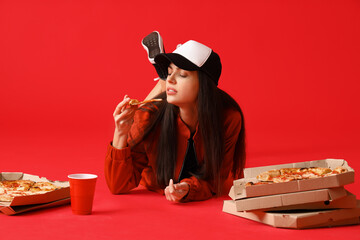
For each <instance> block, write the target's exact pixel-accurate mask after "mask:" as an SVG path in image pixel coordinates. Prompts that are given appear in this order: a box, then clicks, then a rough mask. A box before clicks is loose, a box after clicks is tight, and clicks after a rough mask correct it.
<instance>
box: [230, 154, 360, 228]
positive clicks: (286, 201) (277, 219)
mask: <svg viewBox="0 0 360 240" xmlns="http://www.w3.org/2000/svg"><path fill="white" fill-rule="evenodd" d="M339 166H341V167H342V168H345V169H346V170H347V171H346V172H344V173H339V174H335V175H330V176H325V177H319V178H310V179H302V180H293V181H288V182H279V183H270V184H249V182H252V183H257V182H259V180H258V179H257V178H256V176H258V175H260V174H261V173H264V172H266V171H269V170H273V169H281V168H310V167H320V168H330V169H335V168H336V167H339ZM354 174H355V172H354V170H353V169H352V168H351V167H350V166H349V165H348V163H347V162H346V161H345V160H343V159H325V160H317V161H308V162H299V163H292V164H282V165H272V166H266V167H257V168H246V169H244V178H242V179H238V180H235V181H234V184H233V186H232V188H231V190H230V192H229V196H230V197H231V198H232V200H225V201H224V205H223V211H224V212H226V213H230V214H233V215H236V216H239V217H243V218H247V219H250V220H254V221H257V222H261V223H264V224H268V225H271V226H274V227H279V228H294V229H303V228H316V227H330V226H341V225H350V224H359V223H360V201H358V200H357V199H356V196H355V195H353V194H352V193H350V192H348V191H347V190H346V189H345V188H344V186H345V185H347V184H350V183H353V182H354Z"/></svg>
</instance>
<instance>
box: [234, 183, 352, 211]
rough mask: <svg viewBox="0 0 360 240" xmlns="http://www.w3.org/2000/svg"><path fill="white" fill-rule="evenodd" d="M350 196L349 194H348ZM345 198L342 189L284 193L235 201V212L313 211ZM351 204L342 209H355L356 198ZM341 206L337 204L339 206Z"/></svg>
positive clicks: (346, 202)
mask: <svg viewBox="0 0 360 240" xmlns="http://www.w3.org/2000/svg"><path fill="white" fill-rule="evenodd" d="M349 194H350V193H349ZM346 196H347V191H346V190H345V189H344V188H343V187H338V188H330V189H319V190H311V191H305V192H296V193H285V194H277V195H270V196H263V197H253V198H243V199H239V200H236V201H235V203H236V209H237V211H251V210H260V209H269V208H271V209H277V208H280V207H283V209H296V208H294V205H295V206H297V207H298V208H297V209H309V208H310V209H314V207H319V208H320V209H321V208H329V207H330V206H332V205H333V204H332V202H333V201H335V200H337V199H342V198H344V197H346ZM353 199H354V202H353V204H350V205H349V204H348V203H349V201H344V204H343V206H342V207H343V208H355V207H356V198H355V196H354V198H353ZM339 205H341V204H337V206H339Z"/></svg>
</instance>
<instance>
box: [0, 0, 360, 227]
mask: <svg viewBox="0 0 360 240" xmlns="http://www.w3.org/2000/svg"><path fill="white" fill-rule="evenodd" d="M359 12H360V2H359V1H355V0H353V1H340V0H339V1H320V0H315V1H314V0H311V1H266V0H263V1H235V0H234V1H222V2H220V1H211V0H207V1H202V0H201V1H188V0H185V1H181V2H178V1H164V0H161V1H154V2H148V1H143V2H141V1H110V0H93V1H79V0H75V1H70V0H67V1H45V0H32V1H25V0H24V1H10V0H7V1H6V0H0V116H1V117H0V161H1V164H0V171H23V172H26V173H31V174H36V175H41V176H46V177H48V178H50V179H59V180H66V176H67V175H68V174H70V173H75V172H90V173H95V174H98V175H99V181H98V189H99V190H98V191H100V192H101V193H102V194H105V195H106V198H102V200H106V199H107V198H112V196H110V194H108V191H107V189H106V186H105V182H104V179H103V162H104V157H105V152H106V146H107V144H108V143H109V141H110V140H111V138H112V133H113V119H112V113H113V110H114V108H115V106H116V105H117V103H118V102H119V101H120V100H121V99H122V98H123V96H124V95H125V94H128V95H129V96H130V97H133V98H138V99H142V98H145V96H146V95H147V93H148V92H149V91H150V90H151V89H152V87H153V86H154V84H155V83H154V82H153V81H152V79H153V78H154V77H156V73H155V70H154V69H153V67H152V66H151V65H150V64H149V62H148V60H147V57H146V53H145V51H144V50H143V48H142V46H141V43H140V42H141V39H142V38H143V37H144V36H145V35H147V34H148V33H150V32H151V31H153V30H158V31H159V32H160V33H161V35H162V37H163V39H164V42H165V49H166V50H167V51H173V50H174V48H175V47H176V45H177V44H178V43H183V42H185V41H187V40H190V39H193V40H197V41H199V42H202V43H204V44H206V45H208V46H210V47H212V48H213V49H214V50H215V51H216V52H218V53H219V55H220V56H221V59H222V63H223V74H222V77H221V80H220V84H219V87H220V88H222V89H224V90H225V91H227V92H229V93H230V94H231V95H232V96H233V97H234V98H235V99H236V100H237V101H238V102H239V104H240V105H241V107H242V108H243V111H244V115H245V121H246V131H247V154H248V158H247V163H246V166H247V167H254V166H262V165H269V164H280V163H289V162H299V161H308V160H318V159H325V158H344V159H346V160H347V161H348V163H349V165H350V166H352V167H353V168H354V169H355V170H356V171H360V162H359V157H360V151H359V149H358V146H359V140H358V139H359V135H360V128H359V122H360V114H359V111H358V106H359V102H360V101H359V95H358V92H359V90H360V84H359V80H360V71H359V66H360V58H359V56H360V45H359V42H360V14H359ZM359 181H360V180H359V177H358V175H356V176H355V184H351V185H349V186H348V187H347V189H349V190H350V191H352V192H353V193H355V194H357V195H359V194H360V191H359V189H360V188H359ZM98 194H99V193H98ZM151 196H152V195H151ZM119 198H121V196H120V197H119ZM98 201H100V199H98ZM95 203H96V201H95ZM196 206H201V205H196ZM94 207H95V208H96V205H95V206H94ZM218 211H221V205H219V209H218ZM44 215H45V213H44ZM35 216H37V215H36V214H35ZM40 216H41V215H40ZM233 220H237V218H234V219H233ZM256 226H259V225H256Z"/></svg>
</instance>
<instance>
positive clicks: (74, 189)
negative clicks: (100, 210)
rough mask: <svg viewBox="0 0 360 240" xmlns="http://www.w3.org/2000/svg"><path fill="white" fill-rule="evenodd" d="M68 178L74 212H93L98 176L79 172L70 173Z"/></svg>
mask: <svg viewBox="0 0 360 240" xmlns="http://www.w3.org/2000/svg"><path fill="white" fill-rule="evenodd" d="M68 178H69V182H70V198H71V209H72V212H73V213H74V214H78V215H87V214H91V213H92V206H93V201H94V193H95V185H96V179H97V176H96V175H94V174H86V173H77V174H71V175H69V176H68Z"/></svg>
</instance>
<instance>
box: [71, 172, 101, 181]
mask: <svg viewBox="0 0 360 240" xmlns="http://www.w3.org/2000/svg"><path fill="white" fill-rule="evenodd" d="M97 177H98V176H97V175H95V174H91V173H74V174H69V175H68V178H70V179H77V180H81V179H94V178H97Z"/></svg>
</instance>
